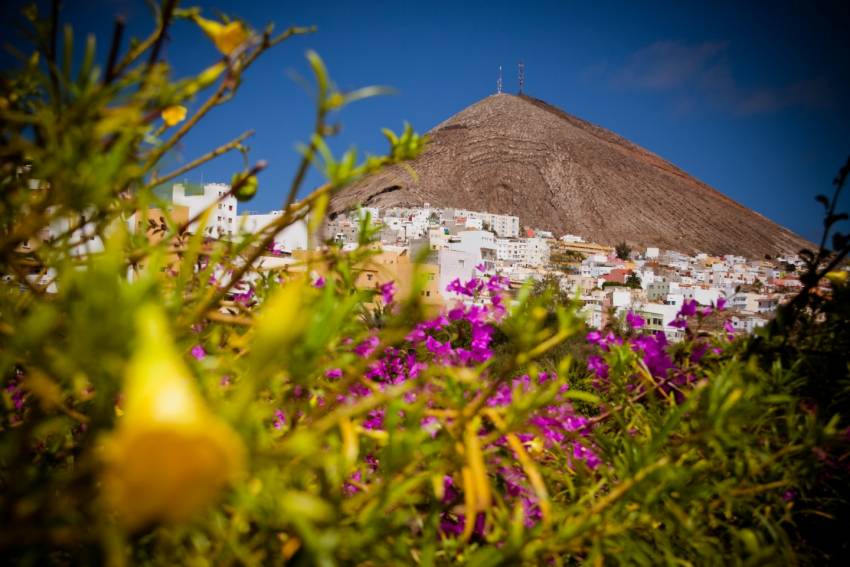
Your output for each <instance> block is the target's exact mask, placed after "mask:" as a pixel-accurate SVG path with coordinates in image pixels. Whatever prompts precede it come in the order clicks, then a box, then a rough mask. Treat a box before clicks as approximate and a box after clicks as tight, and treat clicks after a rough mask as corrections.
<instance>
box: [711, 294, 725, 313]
mask: <svg viewBox="0 0 850 567" xmlns="http://www.w3.org/2000/svg"><path fill="white" fill-rule="evenodd" d="M714 308H715V309H717V310H718V311H723V310H724V309H725V308H726V298H725V297H718V298H717V304H716V305H715V306H714Z"/></svg>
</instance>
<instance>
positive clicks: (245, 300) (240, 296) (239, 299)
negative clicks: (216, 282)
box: [233, 287, 254, 306]
mask: <svg viewBox="0 0 850 567" xmlns="http://www.w3.org/2000/svg"><path fill="white" fill-rule="evenodd" d="M253 299H254V288H252V287H249V288H248V290H247V291H245V292H243V293H237V294H235V295H234V296H233V301H235V302H236V303H241V304H242V305H245V306H248V305H250V304H251V302H252V300H253Z"/></svg>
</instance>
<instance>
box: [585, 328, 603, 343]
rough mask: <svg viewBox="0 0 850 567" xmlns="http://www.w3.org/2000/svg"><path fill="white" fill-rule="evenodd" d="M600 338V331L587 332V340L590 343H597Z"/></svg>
mask: <svg viewBox="0 0 850 567" xmlns="http://www.w3.org/2000/svg"><path fill="white" fill-rule="evenodd" d="M601 340H602V333H600V332H599V331H590V332H589V333H587V342H589V343H590V344H592V345H598V344H599V342H600V341H601Z"/></svg>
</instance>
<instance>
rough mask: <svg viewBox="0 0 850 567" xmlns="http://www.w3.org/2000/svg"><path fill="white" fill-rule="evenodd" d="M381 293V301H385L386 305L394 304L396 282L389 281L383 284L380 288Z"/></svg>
mask: <svg viewBox="0 0 850 567" xmlns="http://www.w3.org/2000/svg"><path fill="white" fill-rule="evenodd" d="M379 289H380V292H381V299H382V300H383V301H384V305H389V304H390V303H392V302H393V298H394V297H395V282H393V281H389V282H386V283H383V284H381V287H380V288H379Z"/></svg>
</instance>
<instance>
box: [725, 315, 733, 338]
mask: <svg viewBox="0 0 850 567" xmlns="http://www.w3.org/2000/svg"><path fill="white" fill-rule="evenodd" d="M723 329H724V330H725V331H726V338H727V339H729V340H730V341H731V340H732V339H734V338H735V325H733V324H732V321H731V320H730V319H726V321H724V323H723Z"/></svg>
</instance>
